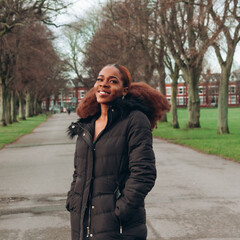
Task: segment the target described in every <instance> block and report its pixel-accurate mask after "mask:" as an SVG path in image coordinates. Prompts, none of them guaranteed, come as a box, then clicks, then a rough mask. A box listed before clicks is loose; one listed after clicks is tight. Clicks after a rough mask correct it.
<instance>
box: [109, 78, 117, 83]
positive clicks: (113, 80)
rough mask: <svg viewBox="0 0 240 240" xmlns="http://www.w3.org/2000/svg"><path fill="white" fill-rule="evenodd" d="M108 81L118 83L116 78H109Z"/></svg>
mask: <svg viewBox="0 0 240 240" xmlns="http://www.w3.org/2000/svg"><path fill="white" fill-rule="evenodd" d="M110 83H118V82H117V80H115V79H111V80H110Z"/></svg>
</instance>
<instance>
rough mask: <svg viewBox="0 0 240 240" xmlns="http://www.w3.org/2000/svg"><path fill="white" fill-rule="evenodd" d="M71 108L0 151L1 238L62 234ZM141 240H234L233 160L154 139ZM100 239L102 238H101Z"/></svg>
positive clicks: (239, 179)
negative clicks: (152, 180) (152, 177)
mask: <svg viewBox="0 0 240 240" xmlns="http://www.w3.org/2000/svg"><path fill="white" fill-rule="evenodd" d="M76 119H77V117H76V115H75V114H71V115H70V116H68V115H67V114H56V115H53V116H52V117H51V118H49V119H48V121H47V122H46V123H43V124H41V125H40V126H39V127H38V128H36V129H35V130H34V131H33V133H32V134H29V135H27V136H24V137H22V138H20V139H19V140H18V141H17V142H15V143H14V144H10V145H8V146H7V147H6V148H4V149H3V150H1V151H0V240H35V239H37V240H68V239H70V226H69V214H68V213H67V212H66V211H65V208H64V205H65V199H66V192H67V191H68V189H69V186H70V182H71V179H72V177H71V176H72V173H73V152H74V147H75V145H74V144H75V141H74V140H73V141H71V140H68V139H67V137H66V134H65V130H66V128H67V126H68V125H69V124H70V122H71V121H75V120H76ZM154 150H155V154H156V158H157V168H158V179H157V182H156V185H155V187H154V189H153V190H152V191H151V193H150V194H149V195H148V197H147V199H146V206H147V216H148V220H147V224H148V229H149V234H148V240H188V239H189V240H190V239H191V240H223V239H224V240H236V239H238V240H239V239H240V187H239V185H240V164H239V163H235V162H231V161H227V160H224V159H221V158H219V157H216V156H208V155H205V154H201V153H198V152H196V151H193V150H191V149H189V148H184V147H181V146H178V145H174V144H169V143H167V142H165V141H162V140H159V139H154ZM103 240H107V239H103Z"/></svg>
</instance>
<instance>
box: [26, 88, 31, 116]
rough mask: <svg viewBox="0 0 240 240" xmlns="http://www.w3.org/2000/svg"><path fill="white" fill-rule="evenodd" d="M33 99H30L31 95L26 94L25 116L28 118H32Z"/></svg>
mask: <svg viewBox="0 0 240 240" xmlns="http://www.w3.org/2000/svg"><path fill="white" fill-rule="evenodd" d="M30 104H31V97H30V93H29V92H26V109H25V115H26V118H28V117H30V111H31V109H30V108H31V106H30Z"/></svg>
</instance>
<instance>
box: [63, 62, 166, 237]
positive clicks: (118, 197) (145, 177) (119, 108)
mask: <svg viewBox="0 0 240 240" xmlns="http://www.w3.org/2000/svg"><path fill="white" fill-rule="evenodd" d="M167 110H169V104H168V101H167V100H166V98H165V97H164V96H163V95H161V94H160V93H159V92H158V91H156V90H154V89H153V88H151V87H150V86H148V85H147V84H145V83H131V75H130V73H129V71H128V70H127V69H126V68H125V67H123V66H121V65H118V64H113V65H107V66H105V67H104V68H103V69H102V70H101V71H100V73H99V75H98V78H97V80H96V83H95V85H94V87H93V88H92V89H91V90H90V91H89V92H88V93H87V94H86V96H85V98H84V99H83V100H82V102H81V103H80V104H79V106H78V108H77V114H78V115H79V116H80V119H79V120H78V121H77V122H75V123H72V124H71V125H70V127H69V135H70V136H71V137H74V136H75V135H77V136H78V139H77V143H76V151H75V159H74V167H75V170H74V174H73V181H72V184H71V188H70V191H69V192H68V197H67V204H66V207H67V209H68V211H70V213H71V214H70V216H71V233H72V240H85V239H93V240H116V239H124V240H146V237H147V227H146V212H145V204H144V199H145V197H146V195H147V194H148V192H149V191H150V190H151V189H152V187H153V186H154V183H155V179H156V168H155V157H154V152H153V149H152V129H153V128H154V127H155V126H156V124H157V121H158V120H160V118H161V116H162V115H163V113H164V112H165V111H167Z"/></svg>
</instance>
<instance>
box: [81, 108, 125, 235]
mask: <svg viewBox="0 0 240 240" xmlns="http://www.w3.org/2000/svg"><path fill="white" fill-rule="evenodd" d="M112 111H114V109H112ZM109 115H110V118H109V121H108V123H107V125H106V127H105V128H104V129H103V131H102V132H101V133H100V134H99V135H98V137H97V139H96V140H95V141H94V143H91V145H92V144H93V154H94V157H95V145H96V142H97V140H98V139H99V138H100V137H101V136H102V134H103V133H104V131H105V130H106V128H107V127H108V126H109V125H110V124H111V122H112V114H109ZM83 129H84V128H83ZM84 130H85V131H86V132H87V133H88V134H89V135H90V136H91V134H90V132H89V131H88V130H87V129H84ZM89 145H90V143H89ZM93 162H94V159H93ZM86 166H87V164H86ZM86 170H87V169H86ZM86 170H85V171H86ZM85 184H86V180H85V183H84V186H85ZM91 184H92V182H91ZM90 191H91V187H90ZM120 225H121V224H120ZM121 232H122V226H120V233H121ZM92 236H93V234H91V192H90V193H89V199H88V226H87V238H89V237H92Z"/></svg>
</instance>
